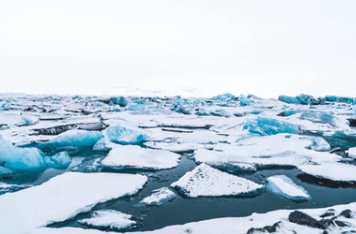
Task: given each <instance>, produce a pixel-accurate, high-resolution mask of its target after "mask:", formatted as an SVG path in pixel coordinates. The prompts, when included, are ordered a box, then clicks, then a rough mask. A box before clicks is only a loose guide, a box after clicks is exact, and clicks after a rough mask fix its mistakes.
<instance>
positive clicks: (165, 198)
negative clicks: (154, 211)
mask: <svg viewBox="0 0 356 234" xmlns="http://www.w3.org/2000/svg"><path fill="white" fill-rule="evenodd" d="M152 192H153V194H152V195H151V196H149V197H146V198H144V199H143V200H142V201H141V202H140V203H141V204H145V205H148V206H161V205H163V204H164V203H167V202H169V201H172V200H173V199H174V198H176V194H175V193H174V192H172V191H171V190H169V189H168V188H167V187H163V188H160V189H156V190H153V191H152Z"/></svg>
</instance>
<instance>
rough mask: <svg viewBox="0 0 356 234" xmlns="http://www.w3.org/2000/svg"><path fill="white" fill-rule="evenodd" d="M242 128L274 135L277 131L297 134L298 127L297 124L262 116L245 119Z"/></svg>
mask: <svg viewBox="0 0 356 234" xmlns="http://www.w3.org/2000/svg"><path fill="white" fill-rule="evenodd" d="M243 129H244V130H248V131H249V132H251V133H257V134H260V135H274V134H278V133H292V134H299V127H298V126H297V125H294V124H291V123H288V122H284V121H280V120H277V119H271V118H262V117H260V118H256V119H248V120H246V122H245V124H244V126H243Z"/></svg>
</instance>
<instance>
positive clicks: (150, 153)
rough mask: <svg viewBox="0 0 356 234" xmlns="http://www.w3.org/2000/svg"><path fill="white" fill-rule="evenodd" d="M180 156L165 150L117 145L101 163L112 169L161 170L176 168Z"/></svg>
mask: <svg viewBox="0 0 356 234" xmlns="http://www.w3.org/2000/svg"><path fill="white" fill-rule="evenodd" d="M179 159H180V155H179V154H176V153H172V152H169V151H166V150H153V149H144V148H141V147H140V146H136V145H125V146H123V145H119V146H117V147H115V148H114V149H112V150H111V151H110V152H109V154H108V156H107V157H106V158H105V159H104V160H103V161H102V162H101V164H102V165H103V166H105V167H110V168H113V169H119V170H120V169H145V170H162V169H169V168H173V167H176V166H178V164H179Z"/></svg>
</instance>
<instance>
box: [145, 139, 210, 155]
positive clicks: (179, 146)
mask: <svg viewBox="0 0 356 234" xmlns="http://www.w3.org/2000/svg"><path fill="white" fill-rule="evenodd" d="M145 146H147V147H149V148H153V149H163V150H168V151H171V152H175V153H192V152H194V150H197V149H205V148H209V146H208V145H203V144H196V143H185V142H153V141H148V142H145Z"/></svg>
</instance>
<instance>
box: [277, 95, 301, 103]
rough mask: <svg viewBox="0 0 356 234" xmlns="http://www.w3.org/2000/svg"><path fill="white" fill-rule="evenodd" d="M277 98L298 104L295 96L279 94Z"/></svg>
mask: <svg viewBox="0 0 356 234" xmlns="http://www.w3.org/2000/svg"><path fill="white" fill-rule="evenodd" d="M278 100H280V101H281V102H285V103H289V104H299V100H298V98H297V97H290V96H286V95H280V96H279V97H278Z"/></svg>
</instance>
